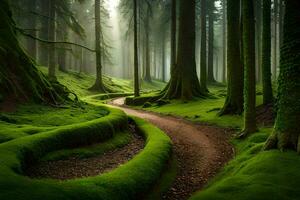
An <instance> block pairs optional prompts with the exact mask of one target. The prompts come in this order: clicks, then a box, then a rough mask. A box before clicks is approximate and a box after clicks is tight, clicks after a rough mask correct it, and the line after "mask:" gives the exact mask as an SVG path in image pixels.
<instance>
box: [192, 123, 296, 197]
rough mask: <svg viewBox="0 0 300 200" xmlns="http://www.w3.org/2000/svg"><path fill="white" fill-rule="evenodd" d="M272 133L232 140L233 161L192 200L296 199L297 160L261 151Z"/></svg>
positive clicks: (285, 154)
mask: <svg viewBox="0 0 300 200" xmlns="http://www.w3.org/2000/svg"><path fill="white" fill-rule="evenodd" d="M271 131H272V129H261V131H260V132H258V133H255V134H253V135H251V136H250V137H249V138H248V139H246V140H243V141H240V140H235V141H234V144H235V146H236V147H237V156H236V158H235V159H233V160H232V161H231V162H230V163H229V164H228V165H227V166H226V167H225V168H224V169H223V170H222V172H221V173H220V174H219V175H218V176H217V177H216V178H215V179H214V180H212V181H211V182H210V183H209V184H208V186H207V187H206V188H205V189H204V190H203V191H202V192H199V193H197V194H196V195H195V196H193V197H192V198H191V199H205V200H210V199H214V200H215V199H218V200H219V199H220V200H221V199H224V200H227V199H235V200H239V199H241V200H247V199H249V200H250V199H251V200H259V199H261V200H269V199H270V200H271V199H272V200H277V199H278V200H281V199H291V200H292V199H295V200H296V199H299V195H300V191H299V184H300V173H299V169H298V166H299V165H300V157H299V156H298V155H297V154H296V153H294V152H280V151H277V150H274V151H268V152H262V151H261V149H262V146H263V145H264V143H265V141H266V139H267V137H268V136H269V134H270V133H271ZM291 176H292V177H291Z"/></svg>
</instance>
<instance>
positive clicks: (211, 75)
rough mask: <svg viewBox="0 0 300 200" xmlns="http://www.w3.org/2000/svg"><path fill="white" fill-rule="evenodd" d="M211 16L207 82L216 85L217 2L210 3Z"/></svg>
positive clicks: (211, 0)
mask: <svg viewBox="0 0 300 200" xmlns="http://www.w3.org/2000/svg"><path fill="white" fill-rule="evenodd" d="M209 4H210V5H209V9H208V10H209V14H208V62H207V70H208V72H207V81H208V82H209V83H215V82H216V79H215V77H214V28H215V27H214V22H215V16H214V15H215V14H214V8H215V5H214V4H215V1H213V0H210V2H209Z"/></svg>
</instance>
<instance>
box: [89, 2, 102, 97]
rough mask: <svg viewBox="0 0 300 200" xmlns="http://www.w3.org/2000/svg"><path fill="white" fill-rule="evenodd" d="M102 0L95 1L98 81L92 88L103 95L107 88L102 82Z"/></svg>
mask: <svg viewBox="0 0 300 200" xmlns="http://www.w3.org/2000/svg"><path fill="white" fill-rule="evenodd" d="M100 4H101V0H95V35H96V40H95V47H96V81H95V84H94V85H93V86H92V87H91V88H90V89H91V90H95V91H98V92H101V93H105V92H106V88H105V86H104V84H103V80H102V51H101V15H100V6H101V5H100Z"/></svg>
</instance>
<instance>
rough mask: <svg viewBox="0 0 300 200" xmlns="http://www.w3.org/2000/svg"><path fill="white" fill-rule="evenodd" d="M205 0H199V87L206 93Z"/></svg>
mask: <svg viewBox="0 0 300 200" xmlns="http://www.w3.org/2000/svg"><path fill="white" fill-rule="evenodd" d="M206 3H207V2H206V0H201V5H200V7H201V11H200V12H201V19H200V20H201V22H200V27H201V50H200V51H201V52H200V87H201V91H202V93H207V92H208V89H207V61H206V60H207V49H206V48H207V43H206V40H207V38H206V35H207V34H206V31H207V30H206Z"/></svg>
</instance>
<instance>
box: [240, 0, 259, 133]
mask: <svg viewBox="0 0 300 200" xmlns="http://www.w3.org/2000/svg"><path fill="white" fill-rule="evenodd" d="M253 5H254V2H253V0H242V14H243V48H244V51H243V53H244V72H245V77H244V111H245V113H244V130H243V133H242V134H241V136H247V135H248V134H251V133H254V132H255V131H257V127H256V119H255V118H256V110H255V106H256V105H255V102H256V91H255V85H256V81H255V20H254V6H253Z"/></svg>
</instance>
